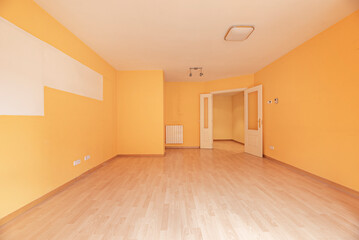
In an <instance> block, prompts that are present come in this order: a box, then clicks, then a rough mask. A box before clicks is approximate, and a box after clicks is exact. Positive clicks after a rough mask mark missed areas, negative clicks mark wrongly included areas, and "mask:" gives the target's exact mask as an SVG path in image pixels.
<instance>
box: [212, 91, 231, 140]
mask: <svg viewBox="0 0 359 240" xmlns="http://www.w3.org/2000/svg"><path fill="white" fill-rule="evenodd" d="M213 139H214V140H221V139H222V140H223V139H232V96H230V95H214V96H213Z"/></svg>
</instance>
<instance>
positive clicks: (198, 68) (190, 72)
mask: <svg viewBox="0 0 359 240" xmlns="http://www.w3.org/2000/svg"><path fill="white" fill-rule="evenodd" d="M192 70H194V71H197V70H201V72H200V73H199V76H200V77H202V76H203V69H202V67H191V68H189V76H190V77H192Z"/></svg>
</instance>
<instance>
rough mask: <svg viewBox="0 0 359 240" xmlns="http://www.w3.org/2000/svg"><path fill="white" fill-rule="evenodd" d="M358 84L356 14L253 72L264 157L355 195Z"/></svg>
mask: <svg viewBox="0 0 359 240" xmlns="http://www.w3.org/2000/svg"><path fill="white" fill-rule="evenodd" d="M358 80H359V11H356V12H355V13H354V14H352V15H350V16H348V17H346V18H345V19H343V20H342V21H340V22H338V23H337V24H335V25H333V26H332V27H330V28H329V29H327V30H325V31H324V32H322V33H320V34H319V35H317V36H315V37H314V38H313V39H311V40H309V41H307V42H306V43H304V44H303V45H301V46H299V47H298V48H296V49H294V50H293V51H291V52H289V53H288V54H287V55H285V56H284V57H282V58H280V59H278V60H277V61H275V62H274V63H272V64H270V65H269V66H267V67H265V68H264V69H262V70H261V71H259V72H258V73H256V74H255V84H263V94H264V95H263V104H265V105H264V116H263V121H264V122H263V126H264V154H265V155H268V156H270V157H273V158H275V159H278V160H280V161H283V162H285V163H288V164H290V165H293V166H296V167H298V168H301V169H304V170H306V171H309V172H311V173H314V174H316V175H319V176H321V177H324V178H326V179H329V180H331V181H333V182H336V183H339V184H341V185H344V186H347V187H349V188H351V189H354V190H357V191H359V174H358V172H359V157H358V151H357V149H358V146H359V124H358V119H359V94H358V89H359V81H358ZM275 97H278V98H279V104H271V105H268V104H266V102H267V101H268V100H270V99H272V100H273V99H274V98H275ZM270 145H273V146H274V147H275V149H274V150H270V149H269V146H270Z"/></svg>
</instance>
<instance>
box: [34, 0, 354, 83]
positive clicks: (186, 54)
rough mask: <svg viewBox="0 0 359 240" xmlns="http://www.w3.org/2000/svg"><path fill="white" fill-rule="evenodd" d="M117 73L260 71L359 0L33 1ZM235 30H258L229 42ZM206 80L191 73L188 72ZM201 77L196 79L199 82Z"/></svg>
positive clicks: (175, 75)
mask: <svg viewBox="0 0 359 240" xmlns="http://www.w3.org/2000/svg"><path fill="white" fill-rule="evenodd" d="M35 2H37V3H38V4H39V5H40V6H41V7H43V8H44V9H45V10H46V11H47V12H48V13H50V14H51V15H52V16H53V17H55V18H56V19H57V20H58V21H59V22H60V23H62V24H63V25H64V26H66V27H67V28H68V29H69V30H70V31H71V32H73V33H74V34H75V35H76V36H78V37H79V38H80V39H81V40H82V41H84V42H85V43H86V44H87V45H88V46H89V47H91V48H92V49H93V50H94V51H96V52H97V53H98V54H99V55H100V56H102V57H103V58H104V59H105V60H107V61H108V62H109V63H110V64H111V65H112V66H114V67H115V68H116V69H118V70H151V69H163V70H164V72H165V80H166V81H207V80H214V79H219V78H226V77H232V76H239V75H244V74H251V73H255V72H256V71H258V70H260V69H261V68H263V67H264V66H266V65H268V64H269V63H271V62H273V61H274V60H276V59H278V58H279V57H280V56H282V55H284V54H285V53H287V52H289V51H290V50H292V49H293V48H295V47H296V46H299V45H300V44H302V43H303V42H305V41H306V40H308V39H310V38H312V37H313V36H315V35H316V34H318V33H320V32H321V31H323V30H325V29H326V28H328V27H329V26H331V25H333V24H334V23H336V22H338V21H339V20H341V19H342V18H344V17H345V16H347V15H349V14H350V13H352V12H354V11H355V10H357V9H359V0H35ZM231 25H254V26H255V31H254V32H253V34H252V35H251V36H250V37H249V39H248V40H246V41H244V42H226V41H224V39H223V38H224V35H225V33H226V31H227V30H228V28H229V27H230V26H231ZM197 66H198V67H203V70H204V76H203V77H198V74H196V73H194V75H195V76H194V77H191V78H190V77H189V76H188V73H189V72H188V68H189V67H197ZM196 75H197V77H196Z"/></svg>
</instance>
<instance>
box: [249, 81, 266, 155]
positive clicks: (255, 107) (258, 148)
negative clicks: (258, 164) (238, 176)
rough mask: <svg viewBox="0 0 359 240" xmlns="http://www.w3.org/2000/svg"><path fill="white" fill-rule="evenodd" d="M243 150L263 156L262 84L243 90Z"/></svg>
mask: <svg viewBox="0 0 359 240" xmlns="http://www.w3.org/2000/svg"><path fill="white" fill-rule="evenodd" d="M244 135H245V145H244V151H245V152H246V153H250V154H253V155H255V156H258V157H263V126H262V85H259V86H256V87H253V88H248V89H246V90H244Z"/></svg>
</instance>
